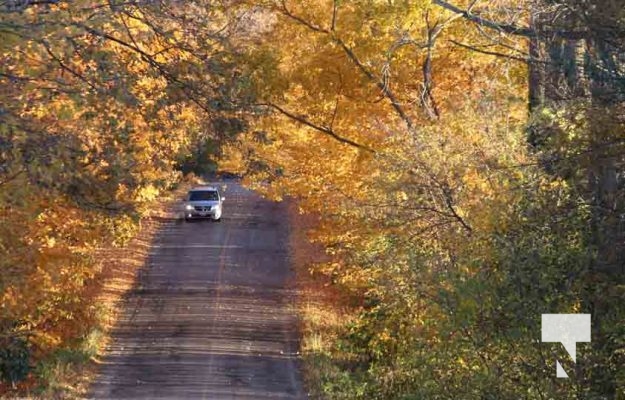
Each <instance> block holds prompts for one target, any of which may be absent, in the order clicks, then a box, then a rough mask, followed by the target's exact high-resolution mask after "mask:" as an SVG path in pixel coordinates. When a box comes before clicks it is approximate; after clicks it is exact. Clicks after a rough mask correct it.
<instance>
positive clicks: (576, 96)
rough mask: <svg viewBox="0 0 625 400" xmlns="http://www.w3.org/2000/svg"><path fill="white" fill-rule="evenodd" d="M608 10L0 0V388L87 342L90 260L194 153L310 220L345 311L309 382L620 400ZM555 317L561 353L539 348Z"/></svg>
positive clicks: (339, 387)
mask: <svg viewBox="0 0 625 400" xmlns="http://www.w3.org/2000/svg"><path fill="white" fill-rule="evenodd" d="M623 10H625V7H623V3H622V2H621V1H619V0H612V1H610V0H593V1H590V2H588V1H577V0H563V1H551V0H549V1H547V0H542V1H538V0H537V1H523V2H512V1H507V0H498V1H494V2H481V1H471V2H467V1H464V0H462V1H458V2H457V3H448V2H445V1H442V0H435V1H429V0H428V1H412V2H407V1H386V0H384V1H382V0H379V1H378V0H363V1H360V0H354V1H346V0H341V1H339V0H334V1H331V0H322V1H319V0H314V1H313V0H311V1H308V0H306V1H287V0H264V1H229V2H217V1H210V0H202V1H162V2H159V1H150V2H141V1H137V2H134V1H131V2H115V1H108V2H98V1H82V0H81V1H72V2H65V1H8V0H5V1H0V57H1V58H0V60H1V63H0V160H1V162H0V212H1V213H2V218H3V219H2V224H1V226H0V253H1V257H0V263H1V268H2V274H1V276H0V293H1V294H2V297H1V304H2V307H1V314H0V329H1V331H0V341H1V342H2V346H1V347H2V349H3V350H2V353H0V374H1V375H2V378H3V379H4V380H5V381H7V382H18V381H21V380H23V379H24V378H26V377H27V376H28V374H29V373H31V374H32V371H33V367H34V366H35V365H36V363H37V362H38V360H42V359H44V358H45V357H46V355H48V354H50V353H51V352H54V351H57V350H58V349H59V348H63V347H66V346H71V345H72V343H73V342H74V341H75V340H76V339H77V338H80V337H84V335H86V334H87V333H88V329H89V326H90V323H91V322H92V321H93V319H94V318H96V314H97V309H96V307H95V306H94V305H93V304H86V303H85V300H84V299H85V298H86V297H85V296H83V292H84V290H86V289H85V288H87V287H88V282H89V281H90V280H91V279H93V278H94V276H95V275H96V274H97V271H98V264H97V263H96V262H95V261H94V260H93V257H92V255H93V251H94V250H95V249H97V248H98V247H100V246H102V245H104V244H105V243H111V242H114V243H119V244H122V243H123V242H124V240H125V239H127V238H128V237H130V236H132V232H133V230H134V229H135V228H136V222H137V220H138V218H139V217H140V216H141V214H142V212H144V211H145V209H146V208H147V205H148V204H150V202H152V201H154V200H158V198H159V194H160V193H162V191H163V190H166V189H167V188H168V187H170V186H171V185H172V184H174V183H175V182H176V181H177V179H178V178H179V176H180V172H179V171H180V170H183V171H185V172H187V171H196V172H201V173H206V172H212V171H213V169H214V164H211V163H207V162H208V160H209V159H215V158H216V156H217V155H219V158H220V162H221V168H223V169H226V170H230V171H232V172H237V173H241V174H245V176H246V178H245V179H246V182H247V183H248V184H249V185H250V186H252V187H254V188H256V189H257V190H259V191H262V192H264V193H266V194H267V195H268V196H272V197H274V198H276V199H282V198H285V197H287V196H289V197H294V198H296V199H297V201H298V204H299V207H300V209H301V211H302V212H305V213H312V214H316V215H318V216H319V217H320V218H319V219H318V222H317V223H316V225H315V227H314V228H313V231H312V232H311V238H312V239H313V240H315V241H317V242H319V243H321V244H322V245H323V246H324V248H326V249H327V252H328V254H329V256H330V261H329V262H323V263H318V264H317V265H314V266H313V267H312V268H313V271H314V272H315V273H316V274H320V275H323V276H325V277H327V278H328V279H330V281H331V282H332V283H333V285H334V286H335V288H337V289H338V290H339V291H340V292H342V293H343V294H344V295H345V296H344V297H343V299H346V300H345V302H344V303H343V304H340V307H347V309H348V310H347V312H346V314H345V316H344V318H342V319H341V321H340V323H338V324H337V325H336V326H335V327H334V330H333V332H332V334H330V336H329V337H328V338H327V339H328V340H325V341H322V343H321V344H317V345H316V346H312V347H311V346H309V347H306V348H305V349H304V350H305V358H306V360H307V361H306V362H307V363H308V364H309V367H311V366H312V367H314V368H317V373H316V374H315V378H311V382H310V384H311V390H312V391H313V394H314V395H316V396H318V397H327V398H350V399H351V398H366V399H372V398H380V399H387V398H388V399H391V398H396V399H407V398H417V399H419V398H427V399H438V398H440V399H443V398H453V399H473V398H476V399H477V398H480V399H508V398H509V399H518V398H528V399H547V398H580V399H581V398H589V399H599V398H605V399H611V398H625V389H624V388H625V370H624V369H623V367H622V366H623V364H624V363H625V325H623V321H624V320H625V282H624V276H625V275H624V272H625V271H624V265H625V264H624V262H625V258H624V248H625V235H624V232H625V231H624V229H623V228H624V226H623V215H625V210H624V208H625V204H624V193H625V192H624V176H623V172H622V171H623V166H624V161H625V149H624V144H625V130H624V126H623V125H624V121H625V114H624V112H625V108H624V103H623V101H624V98H625V83H624V82H625V75H624V74H625V69H624V67H623V65H624V64H623V55H624V54H625V49H624V48H623V43H625V41H624V40H623V39H624V36H625V15H624V11H623ZM338 306H339V305H337V307H338ZM566 312H574V313H580V312H585V313H591V314H592V318H593V320H592V323H593V332H592V343H589V344H584V345H582V344H579V345H578V348H579V349H578V352H577V363H575V364H574V363H573V362H572V361H571V360H570V359H569V358H568V356H567V354H566V353H565V352H564V350H563V349H562V348H560V347H559V346H558V345H557V344H544V343H540V315H541V314H542V313H566ZM312 329H314V328H312ZM311 334H315V332H314V330H313V331H312V332H311ZM304 343H305V344H306V343H308V342H307V341H306V338H305V341H304ZM556 358H557V359H559V360H560V361H561V362H563V365H564V366H565V369H566V370H567V372H568V373H569V376H570V377H571V379H568V380H562V379H556V378H555V359H556Z"/></svg>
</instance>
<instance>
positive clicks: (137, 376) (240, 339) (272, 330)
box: [89, 183, 306, 400]
mask: <svg viewBox="0 0 625 400" xmlns="http://www.w3.org/2000/svg"><path fill="white" fill-rule="evenodd" d="M227 185H228V187H227V190H226V191H225V192H223V195H224V196H225V197H226V201H225V202H224V216H223V218H222V221H221V222H212V221H196V222H195V221H194V222H190V223H184V222H182V221H179V220H178V221H177V220H175V219H173V218H172V220H171V221H167V222H164V224H163V228H162V231H161V233H160V234H159V235H158V237H157V239H156V240H155V243H154V245H153V248H152V251H151V253H150V257H149V262H148V267H147V268H146V269H145V271H143V273H142V274H141V276H140V278H139V282H138V286H137V288H136V289H135V290H133V292H132V293H131V294H130V295H129V297H128V300H127V302H126V306H125V310H124V313H123V316H122V318H121V319H120V321H119V324H118V326H117V327H116V328H115V329H114V332H113V333H112V340H111V344H110V345H109V346H108V348H107V351H106V353H105V355H104V357H103V366H102V367H101V369H100V374H99V375H98V376H97V378H96V379H95V381H94V383H93V385H92V386H91V389H90V392H89V397H90V398H96V399H124V398H126V399H129V398H133V399H134V398H143V399H258V400H260V399H302V398H305V397H306V396H305V394H304V390H303V388H302V383H301V377H300V374H299V367H298V356H297V354H298V353H297V352H298V348H299V344H298V334H297V319H296V313H295V310H294V308H293V300H294V293H293V292H292V290H291V289H290V283H291V282H290V280H291V278H292V273H291V270H290V265H289V261H288V250H287V239H288V236H287V235H288V231H287V230H288V226H287V216H286V209H285V207H284V206H283V205H281V204H278V203H273V202H270V201H267V200H264V199H262V198H260V197H259V196H258V195H255V194H254V193H252V192H249V191H247V190H245V189H243V188H242V187H241V186H239V185H238V184H236V183H228V184H227Z"/></svg>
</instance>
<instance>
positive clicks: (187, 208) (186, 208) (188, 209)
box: [184, 204, 193, 211]
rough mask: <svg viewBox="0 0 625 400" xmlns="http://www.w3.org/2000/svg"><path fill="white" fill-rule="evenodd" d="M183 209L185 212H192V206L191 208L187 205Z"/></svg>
mask: <svg viewBox="0 0 625 400" xmlns="http://www.w3.org/2000/svg"><path fill="white" fill-rule="evenodd" d="M184 208H185V210H187V211H191V210H193V206H192V205H191V204H187V205H186V206H185V207H184Z"/></svg>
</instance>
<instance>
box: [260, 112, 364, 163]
mask: <svg viewBox="0 0 625 400" xmlns="http://www.w3.org/2000/svg"><path fill="white" fill-rule="evenodd" d="M256 105H258V106H264V107H271V108H273V109H275V110H277V111H278V112H280V114H282V115H284V116H286V117H288V118H290V119H292V120H294V121H296V122H298V123H300V124H302V125H306V126H308V127H309V128H312V129H314V130H316V131H318V132H321V133H323V134H325V135H328V136H330V137H331V138H332V139H334V140H336V141H338V142H341V143H344V144H347V145H350V146H352V147H356V148H358V149H361V150H365V151H367V152H370V153H375V150H373V149H371V148H370V147H368V146H365V145H362V144H360V143H357V142H354V141H353V140H350V139H347V138H344V137H342V136H340V135H338V134H337V133H336V132H334V131H333V130H332V129H331V128H329V127H327V126H321V125H317V124H315V123H313V122H311V121H309V120H308V119H306V118H305V117H303V116H301V115H296V114H293V113H292V112H290V111H287V110H285V109H284V108H282V107H280V106H279V105H277V104H274V103H259V104H256Z"/></svg>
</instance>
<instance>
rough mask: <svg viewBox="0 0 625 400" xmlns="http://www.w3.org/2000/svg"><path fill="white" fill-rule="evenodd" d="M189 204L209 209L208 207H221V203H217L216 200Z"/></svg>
mask: <svg viewBox="0 0 625 400" xmlns="http://www.w3.org/2000/svg"><path fill="white" fill-rule="evenodd" d="M187 204H189V205H192V206H203V207H207V206H216V205H219V202H218V201H216V200H211V201H187Z"/></svg>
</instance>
